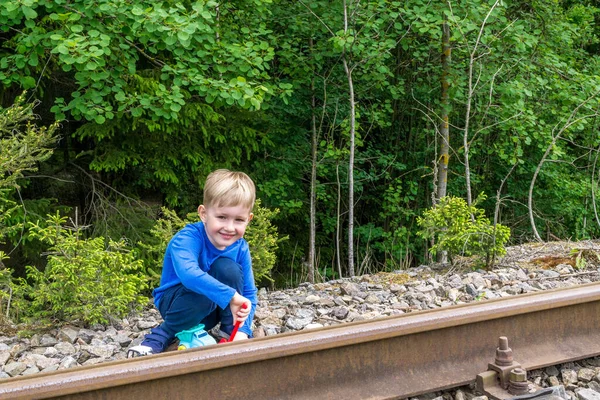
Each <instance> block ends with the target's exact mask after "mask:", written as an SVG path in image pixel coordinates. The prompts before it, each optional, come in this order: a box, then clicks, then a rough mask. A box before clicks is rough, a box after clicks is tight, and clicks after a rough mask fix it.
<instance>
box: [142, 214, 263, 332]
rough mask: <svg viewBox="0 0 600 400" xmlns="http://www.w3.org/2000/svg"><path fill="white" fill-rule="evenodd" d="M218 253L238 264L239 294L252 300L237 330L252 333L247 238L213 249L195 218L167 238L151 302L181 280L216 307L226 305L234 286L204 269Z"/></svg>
mask: <svg viewBox="0 0 600 400" xmlns="http://www.w3.org/2000/svg"><path fill="white" fill-rule="evenodd" d="M219 257H227V258H230V259H232V260H233V261H235V262H236V263H238V264H240V265H241V266H242V275H243V278H244V290H243V293H240V294H241V295H242V296H244V297H245V298H247V299H248V300H250V301H251V302H252V309H251V310H250V315H249V316H248V319H247V320H246V322H245V323H244V325H243V326H241V327H240V331H241V332H244V333H246V334H248V335H249V336H251V335H252V329H251V326H252V319H253V318H254V312H255V310H256V304H257V297H256V292H257V290H256V285H255V284H254V274H253V272H252V260H251V258H250V249H249V248H248V242H246V240H244V239H239V240H237V241H236V242H235V243H233V244H232V245H231V246H228V247H226V248H225V249H224V250H219V249H217V248H216V247H215V246H214V245H213V244H212V243H211V242H210V240H209V239H208V236H206V232H205V230H204V224H203V223H202V222H197V223H194V224H189V225H186V226H185V227H184V228H183V229H182V230H180V231H179V232H177V234H175V236H173V238H172V239H171V241H170V242H169V245H168V246H167V251H166V252H165V258H164V261H163V269H162V275H161V279H160V286H159V287H158V288H156V289H155V290H154V291H153V292H152V296H153V297H154V303H155V304H156V306H157V307H158V303H159V302H160V299H161V297H162V294H163V292H164V291H165V289H168V288H170V287H172V286H175V285H177V284H180V283H181V284H182V285H183V286H185V287H186V288H187V289H189V290H192V291H194V292H196V293H200V294H203V295H205V296H206V297H208V298H209V299H210V300H212V301H213V302H214V303H216V304H217V305H218V306H219V307H220V308H222V309H224V308H225V307H229V302H230V301H231V299H232V298H233V295H234V294H235V289H233V288H231V287H229V286H227V285H225V284H223V283H221V282H219V281H218V280H216V279H215V278H213V277H212V276H210V275H209V274H208V273H207V272H208V271H209V270H210V266H211V265H212V264H213V262H214V261H215V260H216V259H217V258H219Z"/></svg>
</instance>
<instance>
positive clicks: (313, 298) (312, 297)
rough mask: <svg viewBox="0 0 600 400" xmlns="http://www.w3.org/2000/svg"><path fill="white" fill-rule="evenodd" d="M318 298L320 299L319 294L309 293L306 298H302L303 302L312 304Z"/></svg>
mask: <svg viewBox="0 0 600 400" xmlns="http://www.w3.org/2000/svg"><path fill="white" fill-rule="evenodd" d="M319 300H321V298H320V297H319V296H316V295H313V294H310V295H308V296H306V299H304V304H314V303H316V302H318V301H319Z"/></svg>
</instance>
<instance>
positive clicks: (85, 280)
mask: <svg viewBox="0 0 600 400" xmlns="http://www.w3.org/2000/svg"><path fill="white" fill-rule="evenodd" d="M66 221H67V218H66V217H61V216H60V215H59V214H58V213H57V214H56V215H54V216H51V215H49V216H48V218H47V220H46V226H41V225H38V224H31V227H30V234H31V235H34V236H36V237H37V238H39V239H40V240H41V241H43V242H44V243H46V244H47V245H48V246H49V247H48V250H49V251H48V253H47V256H48V262H47V265H46V268H45V269H44V270H43V271H40V270H38V269H37V268H35V267H32V266H27V267H26V269H27V279H28V281H29V282H31V284H30V285H29V284H26V283H25V282H23V283H22V285H21V290H22V291H23V293H25V295H26V298H28V299H31V300H30V302H29V307H28V308H27V310H26V315H25V316H24V317H25V318H32V319H40V318H42V319H46V318H51V319H58V320H62V321H73V320H80V321H82V322H85V323H88V324H94V323H108V322H110V321H111V318H122V317H124V316H125V315H127V314H128V313H129V312H130V311H132V310H139V309H140V308H141V307H142V306H143V305H144V304H145V303H146V301H147V299H146V298H145V297H144V296H141V295H140V294H139V293H140V291H141V290H143V289H144V288H145V283H144V278H143V277H142V275H141V273H140V271H141V269H142V261H141V260H136V259H135V257H134V254H133V253H132V252H130V251H128V250H127V245H126V243H125V242H124V241H122V240H121V241H118V242H116V241H113V240H108V243H106V242H105V239H104V238H103V237H96V238H91V239H85V238H83V237H82V234H81V230H80V228H79V227H67V226H65V222H66Z"/></svg>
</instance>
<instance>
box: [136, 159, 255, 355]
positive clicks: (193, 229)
mask: <svg viewBox="0 0 600 400" xmlns="http://www.w3.org/2000/svg"><path fill="white" fill-rule="evenodd" d="M254 200H255V189H254V183H253V182H252V180H251V179H250V178H249V177H248V175H246V174H244V173H243V172H233V171H228V170H225V169H219V170H216V171H214V172H212V173H211V174H210V175H209V176H208V177H207V178H206V184H205V186H204V201H203V204H201V205H200V206H199V207H198V215H199V216H200V219H201V221H202V222H197V223H194V224H189V225H187V226H186V227H184V228H183V229H182V230H180V231H179V232H178V233H177V234H176V235H175V236H174V237H173V238H172V239H171V241H170V242H169V245H168V246H167V250H166V252H165V257H164V261H163V270H162V275H161V280H160V286H159V287H158V288H156V289H155V290H154V292H153V293H152V295H153V297H154V304H155V305H156V308H158V310H159V311H160V314H161V316H162V317H163V320H164V322H163V323H162V324H161V325H159V326H158V327H156V328H153V329H152V330H151V333H149V334H147V335H146V336H145V338H144V340H143V341H142V343H141V344H140V345H138V346H134V347H132V348H130V349H129V351H128V352H127V356H128V357H137V356H143V355H148V354H156V353H160V352H163V351H164V350H165V349H166V348H167V347H168V346H169V344H170V343H171V342H172V341H173V339H174V338H175V334H176V333H178V332H181V331H183V330H185V329H190V328H192V327H194V326H196V325H198V324H199V323H202V324H204V325H205V329H206V330H207V331H208V330H210V329H212V328H213V327H214V326H215V325H216V324H217V323H218V322H221V331H222V332H224V333H225V334H227V335H229V334H230V333H231V331H232V329H233V326H234V324H235V322H236V321H240V328H239V331H238V332H237V334H236V336H235V338H234V340H236V341H237V340H243V339H248V338H249V337H251V336H252V330H251V325H252V318H253V315H254V311H255V308H256V304H257V299H256V292H257V290H256V286H255V285H254V276H253V273H252V263H251V259H250V251H249V249H248V243H247V242H246V241H245V240H244V239H243V236H244V233H245V231H246V227H247V226H248V223H249V222H250V220H252V217H253V214H252V208H253V207H254ZM243 304H246V307H245V308H243V307H242V305H243Z"/></svg>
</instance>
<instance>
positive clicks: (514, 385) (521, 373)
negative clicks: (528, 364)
mask: <svg viewBox="0 0 600 400" xmlns="http://www.w3.org/2000/svg"><path fill="white" fill-rule="evenodd" d="M509 381H510V382H509V384H508V392H509V393H510V394H514V395H520V394H526V393H528V391H529V382H527V372H526V371H525V370H524V369H523V368H513V369H512V371H510V378H509Z"/></svg>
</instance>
